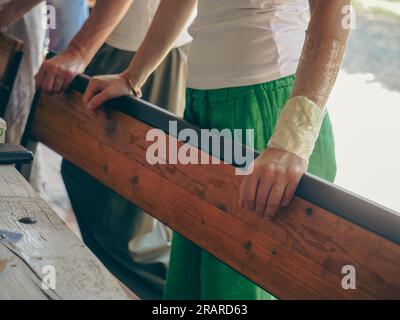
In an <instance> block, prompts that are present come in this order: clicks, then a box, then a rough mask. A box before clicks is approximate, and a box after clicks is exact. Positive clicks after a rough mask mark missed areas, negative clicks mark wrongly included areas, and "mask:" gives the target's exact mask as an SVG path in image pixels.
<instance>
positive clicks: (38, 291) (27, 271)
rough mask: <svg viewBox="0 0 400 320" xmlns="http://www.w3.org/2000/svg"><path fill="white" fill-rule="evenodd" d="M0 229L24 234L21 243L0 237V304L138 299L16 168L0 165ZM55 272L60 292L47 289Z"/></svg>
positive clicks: (56, 286)
mask: <svg viewBox="0 0 400 320" xmlns="http://www.w3.org/2000/svg"><path fill="white" fill-rule="evenodd" d="M0 230H5V231H9V232H13V233H17V234H21V235H22V238H21V239H20V240H19V241H18V242H13V241H9V239H7V237H4V235H3V236H1V235H0V238H2V239H0V270H2V271H0V300H8V299H22V300H27V299H34V300H81V299H96V300H103V299H104V300H109V299H113V300H126V299H131V298H136V296H135V295H133V294H131V293H130V292H129V291H128V290H127V289H125V288H122V286H121V285H120V283H119V282H118V281H117V280H116V279H115V278H114V277H113V276H112V275H111V273H109V272H108V270H107V269H106V268H105V267H104V266H103V265H102V264H101V263H100V261H99V260H98V259H97V258H96V257H95V256H94V255H93V254H92V253H91V251H90V250H89V249H88V248H87V247H86V246H85V245H84V244H83V243H82V242H81V240H80V239H79V238H78V237H76V236H75V235H74V234H73V233H72V231H71V230H70V229H69V228H68V227H67V226H66V224H65V223H64V222H63V221H62V220H61V219H60V218H59V217H58V216H57V215H56V214H55V212H54V211H53V210H52V209H51V208H50V207H49V205H48V204H47V203H46V202H45V201H44V200H43V199H41V198H40V197H39V195H38V194H37V193H36V192H35V191H34V190H33V188H32V187H31V186H30V185H29V183H28V182H27V181H26V180H25V179H24V178H23V177H22V176H21V175H20V174H19V172H18V171H17V170H16V169H15V168H14V167H13V166H0ZM53 270H54V271H55V289H54V288H52V287H53V284H54V283H52V282H51V281H50V282H46V281H47V280H46V281H45V285H43V280H44V279H47V278H48V277H49V276H51V272H52V271H53ZM46 277H47V278H46ZM46 283H47V286H46ZM49 286H50V288H49Z"/></svg>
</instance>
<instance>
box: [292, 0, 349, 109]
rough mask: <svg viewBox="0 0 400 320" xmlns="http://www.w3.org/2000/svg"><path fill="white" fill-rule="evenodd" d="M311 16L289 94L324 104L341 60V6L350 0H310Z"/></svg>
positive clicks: (345, 31)
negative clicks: (291, 90)
mask: <svg viewBox="0 0 400 320" xmlns="http://www.w3.org/2000/svg"><path fill="white" fill-rule="evenodd" d="M309 2H310V9H311V20H310V24H309V27H308V30H307V37H306V41H305V44H304V49H303V52H302V55H301V59H300V63H299V67H298V70H297V74H296V76H297V77H296V84H295V87H294V90H293V95H292V96H293V97H296V96H305V97H308V98H309V99H310V100H311V101H313V102H315V103H316V104H317V105H318V106H319V107H321V108H324V107H325V105H326V102H327V100H328V98H329V94H330V92H331V90H332V87H333V85H334V83H335V81H336V77H337V74H338V71H339V68H340V65H341V63H342V59H343V54H344V49H345V44H346V41H347V37H348V35H349V29H348V28H346V26H345V25H343V23H342V21H343V18H344V16H343V14H342V9H343V8H344V7H345V6H347V5H349V4H350V2H351V1H350V0H325V1H318V0H310V1H309Z"/></svg>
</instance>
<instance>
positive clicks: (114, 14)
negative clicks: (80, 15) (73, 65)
mask: <svg viewBox="0 0 400 320" xmlns="http://www.w3.org/2000/svg"><path fill="white" fill-rule="evenodd" d="M133 1H134V0H114V1H110V0H97V2H96V5H95V6H94V7H93V9H92V11H91V13H90V15H89V18H88V19H87V21H86V22H85V24H84V25H83V27H82V28H81V30H80V31H79V32H78V33H77V34H76V36H75V37H74V38H73V39H72V41H71V43H70V45H69V46H68V48H67V50H66V51H67V52H70V53H73V54H75V55H78V56H80V57H81V58H82V59H83V60H84V61H85V62H86V63H89V62H90V61H91V60H92V58H93V57H94V55H95V54H96V52H97V51H98V50H99V49H100V47H101V46H102V45H103V43H104V42H105V41H106V40H107V39H108V37H109V36H110V35H111V33H112V32H113V31H114V29H115V27H116V26H117V25H118V23H120V22H121V20H122V19H123V17H124V16H125V14H126V13H127V11H128V9H129V7H130V6H131V5H132V3H133Z"/></svg>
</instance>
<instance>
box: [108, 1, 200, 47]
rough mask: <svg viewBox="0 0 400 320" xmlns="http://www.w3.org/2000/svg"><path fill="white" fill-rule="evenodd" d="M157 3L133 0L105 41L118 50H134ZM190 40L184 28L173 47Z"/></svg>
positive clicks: (140, 42) (150, 21)
mask: <svg viewBox="0 0 400 320" xmlns="http://www.w3.org/2000/svg"><path fill="white" fill-rule="evenodd" d="M159 4H160V0H135V1H134V2H133V4H132V5H131V7H130V8H129V10H128V12H127V14H126V16H125V17H124V18H123V20H122V21H121V22H120V23H119V25H118V26H117V28H116V29H115V30H114V32H113V33H112V34H111V36H110V37H109V39H108V40H107V41H106V43H107V44H108V45H110V46H112V47H114V48H117V49H120V50H126V51H131V52H136V51H137V50H138V49H139V47H140V45H141V44H142V42H143V40H144V38H145V36H146V33H147V30H148V29H149V27H150V25H151V23H152V21H153V18H154V15H155V13H156V11H157V9H158V6H159ZM193 18H194V16H193ZM193 18H192V20H191V21H190V23H191V22H192V21H193ZM190 23H189V24H190ZM189 24H188V26H189ZM190 41H192V38H191V36H190V35H189V33H188V32H187V30H185V31H184V32H183V33H182V35H181V36H180V37H179V38H178V40H177V42H176V43H175V47H180V46H183V45H185V44H187V43H189V42H190Z"/></svg>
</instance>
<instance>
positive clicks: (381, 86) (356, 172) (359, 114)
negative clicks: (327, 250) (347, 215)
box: [41, 0, 400, 234]
mask: <svg viewBox="0 0 400 320" xmlns="http://www.w3.org/2000/svg"><path fill="white" fill-rule="evenodd" d="M353 4H354V7H355V10H356V25H355V29H354V30H352V33H351V36H350V39H349V43H348V48H347V53H346V57H345V61H344V64H343V67H342V70H341V72H340V74H339V78H338V81H337V84H336V86H335V89H334V91H333V93H332V95H331V99H330V101H329V110H330V114H331V118H332V122H333V125H334V130H335V136H336V152H337V163H338V175H337V179H336V184H337V185H339V186H341V187H344V188H345V189H348V190H350V191H352V192H354V193H357V194H359V195H361V196H363V197H366V198H368V199H371V200H373V201H375V202H378V203H380V204H382V205H384V206H386V207H389V208H391V209H393V210H396V211H398V212H400V186H399V184H400V0H353ZM41 152H42V153H43V154H44V155H45V157H44V158H45V161H46V165H45V166H44V170H45V171H44V185H43V194H42V196H43V197H44V198H45V199H46V200H47V201H48V202H49V203H50V204H51V206H52V207H53V209H54V210H55V211H56V212H57V213H58V214H59V215H60V216H61V218H62V219H63V220H64V221H65V222H66V223H67V224H68V225H69V226H70V227H71V228H72V229H73V230H74V231H75V232H76V233H77V234H79V231H78V228H77V225H76V222H75V219H74V216H73V213H72V210H71V206H70V204H69V200H68V198H67V194H66V191H65V189H64V185H63V182H62V180H61V177H60V175H59V172H60V158H59V157H58V155H56V154H55V153H54V152H52V151H51V150H49V149H47V148H45V147H44V146H41Z"/></svg>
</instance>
